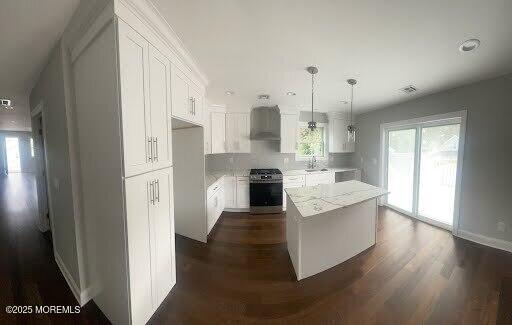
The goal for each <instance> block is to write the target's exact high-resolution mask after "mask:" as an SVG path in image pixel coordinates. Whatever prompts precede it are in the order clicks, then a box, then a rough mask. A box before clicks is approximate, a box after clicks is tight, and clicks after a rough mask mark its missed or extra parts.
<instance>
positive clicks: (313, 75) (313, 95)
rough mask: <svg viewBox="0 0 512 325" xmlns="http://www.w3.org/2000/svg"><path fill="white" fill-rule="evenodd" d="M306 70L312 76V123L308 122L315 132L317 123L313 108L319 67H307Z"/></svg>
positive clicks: (309, 127)
mask: <svg viewBox="0 0 512 325" xmlns="http://www.w3.org/2000/svg"><path fill="white" fill-rule="evenodd" d="M306 70H307V71H308V72H309V73H310V74H311V121H309V122H308V129H310V130H311V131H314V130H315V129H316V122H315V119H314V118H313V117H314V116H313V108H314V101H315V74H317V73H318V68H317V67H307V68H306Z"/></svg>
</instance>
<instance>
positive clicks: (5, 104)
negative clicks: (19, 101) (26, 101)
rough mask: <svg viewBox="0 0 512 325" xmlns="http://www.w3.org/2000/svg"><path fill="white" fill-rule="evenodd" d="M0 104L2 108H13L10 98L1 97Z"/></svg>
mask: <svg viewBox="0 0 512 325" xmlns="http://www.w3.org/2000/svg"><path fill="white" fill-rule="evenodd" d="M0 105H2V108H3V109H7V110H13V109H14V107H13V106H12V103H11V100H10V99H3V98H2V99H0Z"/></svg>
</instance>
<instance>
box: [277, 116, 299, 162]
mask: <svg viewBox="0 0 512 325" xmlns="http://www.w3.org/2000/svg"><path fill="white" fill-rule="evenodd" d="M298 123H299V114H283V113H282V114H281V153H295V151H296V149H297V125H298Z"/></svg>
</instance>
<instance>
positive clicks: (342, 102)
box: [340, 100, 348, 105]
mask: <svg viewBox="0 0 512 325" xmlns="http://www.w3.org/2000/svg"><path fill="white" fill-rule="evenodd" d="M340 103H341V104H343V105H347V104H348V102H347V101H346V100H342V101H341V102H340Z"/></svg>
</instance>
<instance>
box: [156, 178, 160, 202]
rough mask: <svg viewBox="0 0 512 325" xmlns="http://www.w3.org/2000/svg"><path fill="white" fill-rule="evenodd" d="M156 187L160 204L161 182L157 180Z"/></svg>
mask: <svg viewBox="0 0 512 325" xmlns="http://www.w3.org/2000/svg"><path fill="white" fill-rule="evenodd" d="M155 185H156V201H157V202H160V181H159V180H158V179H157V180H155Z"/></svg>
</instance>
